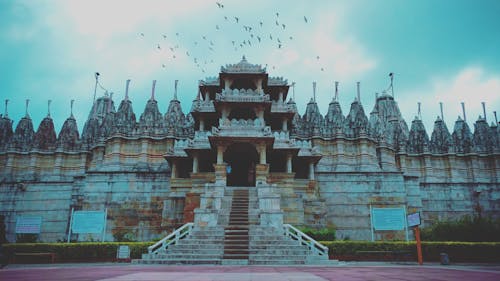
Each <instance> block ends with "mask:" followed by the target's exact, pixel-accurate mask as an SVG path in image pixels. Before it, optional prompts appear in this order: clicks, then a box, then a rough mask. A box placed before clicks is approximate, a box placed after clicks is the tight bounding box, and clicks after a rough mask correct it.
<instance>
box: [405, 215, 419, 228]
mask: <svg viewBox="0 0 500 281" xmlns="http://www.w3.org/2000/svg"><path fill="white" fill-rule="evenodd" d="M407 220H408V226H409V227H412V226H417V225H420V224H421V223H422V222H421V221H420V213H419V212H416V213H413V214H409V215H408V216H407Z"/></svg>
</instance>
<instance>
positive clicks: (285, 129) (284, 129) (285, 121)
mask: <svg viewBox="0 0 500 281" xmlns="http://www.w3.org/2000/svg"><path fill="white" fill-rule="evenodd" d="M287 121H288V120H287V119H286V118H283V125H282V126H281V130H282V131H283V132H286V131H288V122H287Z"/></svg>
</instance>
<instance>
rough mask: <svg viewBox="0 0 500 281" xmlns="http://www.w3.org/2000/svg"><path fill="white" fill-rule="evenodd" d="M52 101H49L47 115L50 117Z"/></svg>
mask: <svg viewBox="0 0 500 281" xmlns="http://www.w3.org/2000/svg"><path fill="white" fill-rule="evenodd" d="M51 103H52V100H48V101H47V117H50V104H51Z"/></svg>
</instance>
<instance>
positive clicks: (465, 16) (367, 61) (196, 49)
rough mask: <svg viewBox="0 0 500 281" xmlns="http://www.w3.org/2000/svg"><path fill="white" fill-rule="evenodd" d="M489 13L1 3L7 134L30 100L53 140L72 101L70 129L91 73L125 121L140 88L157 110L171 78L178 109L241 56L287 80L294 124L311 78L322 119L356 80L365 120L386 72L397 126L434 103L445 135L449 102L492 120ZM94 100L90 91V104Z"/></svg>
mask: <svg viewBox="0 0 500 281" xmlns="http://www.w3.org/2000/svg"><path fill="white" fill-rule="evenodd" d="M290 3H292V4H290ZM218 4H221V5H218ZM498 15H500V1H496V0H481V1H472V0H466V1H463V0H438V1H435V0H433V1H431V0H419V1H404V0H384V1H382V0H371V1H369V0H363V1H361V0H357V1H352V0H351V1H293V2H287V1H270V0H254V1H229V0H220V1H219V2H218V3H216V1H201V0H183V1H167V0H164V1H119V0H117V1H110V0H109V1H106V0H96V1H94V0H85V1H83V0H82V1H77V0H75V1H63V0H61V1H57V0H51V1H49V0H47V1H42V0H30V1H28V0H26V1H8V0H0V73H1V78H0V82H1V85H0V98H1V99H2V101H3V100H5V99H9V100H10V102H9V108H8V113H9V117H10V118H11V119H13V120H14V126H15V125H17V122H18V121H19V119H20V118H21V117H22V116H24V114H25V100H26V99H30V106H29V109H28V111H29V114H30V116H31V118H32V119H33V122H34V126H35V129H36V128H38V125H39V123H40V121H41V120H42V118H43V117H45V116H46V115H47V100H49V99H51V100H52V105H51V116H52V117H53V119H54V122H55V126H56V130H57V132H59V129H60V128H61V126H62V123H63V122H64V120H65V119H66V118H67V117H68V116H69V114H70V108H69V104H70V100H72V99H74V100H75V107H74V115H75V117H76V118H77V121H78V125H79V129H80V130H81V129H82V128H83V123H84V122H85V120H86V119H87V116H88V113H89V111H90V107H91V104H92V100H93V95H94V83H95V78H94V73H95V72H96V71H98V72H100V74H101V75H100V83H101V85H102V87H103V88H105V89H107V90H108V91H110V92H113V93H114V96H113V98H114V100H115V103H116V105H118V104H119V102H120V101H121V100H122V99H123V98H124V94H125V93H124V92H125V81H126V80H127V79H131V83H130V92H129V95H130V99H131V100H132V102H133V107H134V111H135V113H136V115H137V117H139V116H140V114H141V113H142V111H143V110H144V107H145V104H146V101H147V99H149V97H150V95H151V84H152V80H157V84H156V99H157V100H158V102H159V106H160V111H161V112H162V113H165V111H166V109H167V106H168V103H169V101H170V100H171V98H172V97H173V90H174V80H176V79H177V80H179V92H178V94H179V99H180V100H181V104H182V107H183V110H184V112H185V113H187V112H188V111H189V109H190V107H191V102H192V100H193V99H194V98H195V96H196V94H197V84H198V80H200V79H204V78H205V77H207V76H216V75H218V73H219V71H220V66H221V65H225V64H227V63H237V62H238V61H240V60H241V57H242V56H243V55H245V56H246V58H247V60H248V61H249V62H251V63H256V64H262V65H263V66H267V70H268V72H269V74H270V76H282V77H284V78H286V79H288V82H289V83H291V82H296V88H295V92H296V101H297V104H298V107H299V111H300V113H301V114H303V113H304V109H305V105H306V104H307V102H308V101H309V99H310V98H311V97H312V82H313V81H316V82H317V85H318V86H317V101H318V103H319V106H320V110H321V112H322V113H323V114H326V110H327V107H328V103H329V102H330V101H331V99H332V95H333V92H334V81H339V82H340V86H339V90H340V91H339V92H340V103H341V105H342V109H343V111H344V114H345V115H347V113H348V111H349V107H350V104H351V102H352V101H353V99H354V97H355V95H356V81H360V82H361V100H362V103H363V105H364V108H365V111H366V113H367V114H369V112H370V111H371V110H372V108H373V104H374V99H375V93H382V92H383V91H384V90H385V89H387V87H388V86H389V77H388V74H389V73H390V72H393V73H394V74H395V78H394V92H395V93H394V94H395V98H396V100H397V101H398V103H399V105H400V108H401V110H402V112H403V116H404V118H405V119H406V121H407V122H408V124H409V125H410V124H411V120H413V118H414V116H415V115H416V113H417V102H421V103H422V117H423V120H424V123H425V125H426V128H427V130H428V132H429V133H430V132H431V130H432V128H433V123H434V121H435V119H436V117H437V115H438V114H439V102H443V103H444V117H445V121H446V122H447V124H448V128H449V129H450V130H452V128H453V124H454V121H455V120H456V119H457V116H458V115H461V107H460V102H465V104H466V111H467V121H468V122H469V125H472V123H473V122H474V121H475V120H477V118H478V116H479V115H482V108H481V102H482V101H484V102H486V109H487V119H488V122H489V123H491V121H493V120H494V117H493V111H498V110H500V57H499V54H500V28H499V27H500V17H499V16H498ZM103 93H104V90H102V89H101V88H98V91H97V94H98V95H102V94H103ZM1 112H2V113H3V108H2V109H1ZM499 114H500V112H499Z"/></svg>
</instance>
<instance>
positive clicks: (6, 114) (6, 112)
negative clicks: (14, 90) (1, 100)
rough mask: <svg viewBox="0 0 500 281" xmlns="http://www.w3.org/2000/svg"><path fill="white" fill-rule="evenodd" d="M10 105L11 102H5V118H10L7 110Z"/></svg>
mask: <svg viewBox="0 0 500 281" xmlns="http://www.w3.org/2000/svg"><path fill="white" fill-rule="evenodd" d="M8 105H9V100H8V99H6V100H5V118H7V117H9V112H8V110H7V106H8Z"/></svg>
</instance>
